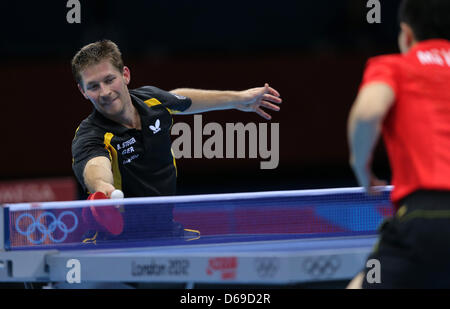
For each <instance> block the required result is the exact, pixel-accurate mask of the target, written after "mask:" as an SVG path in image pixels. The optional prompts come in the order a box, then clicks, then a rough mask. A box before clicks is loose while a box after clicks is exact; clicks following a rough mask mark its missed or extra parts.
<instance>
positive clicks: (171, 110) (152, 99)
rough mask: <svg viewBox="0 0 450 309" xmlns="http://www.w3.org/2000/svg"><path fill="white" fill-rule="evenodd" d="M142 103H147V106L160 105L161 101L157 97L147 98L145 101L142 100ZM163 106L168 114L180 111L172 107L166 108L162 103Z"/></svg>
mask: <svg viewBox="0 0 450 309" xmlns="http://www.w3.org/2000/svg"><path fill="white" fill-rule="evenodd" d="M144 103H145V104H147V106H148V107H152V106H156V105H160V104H161V105H162V103H161V102H159V101H158V99H155V98H151V99H148V100H147V101H144ZM163 107H164V108H165V109H167V110H168V111H169V113H170V114H176V113H179V112H180V111H177V110H174V109H170V108H167V107H165V106H164V105H163Z"/></svg>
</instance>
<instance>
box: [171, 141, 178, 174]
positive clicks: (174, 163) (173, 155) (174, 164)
mask: <svg viewBox="0 0 450 309" xmlns="http://www.w3.org/2000/svg"><path fill="white" fill-rule="evenodd" d="M170 152H171V153H172V159H173V166H175V176H176V177H178V169H177V162H176V161H175V154H174V153H173V149H172V148H170Z"/></svg>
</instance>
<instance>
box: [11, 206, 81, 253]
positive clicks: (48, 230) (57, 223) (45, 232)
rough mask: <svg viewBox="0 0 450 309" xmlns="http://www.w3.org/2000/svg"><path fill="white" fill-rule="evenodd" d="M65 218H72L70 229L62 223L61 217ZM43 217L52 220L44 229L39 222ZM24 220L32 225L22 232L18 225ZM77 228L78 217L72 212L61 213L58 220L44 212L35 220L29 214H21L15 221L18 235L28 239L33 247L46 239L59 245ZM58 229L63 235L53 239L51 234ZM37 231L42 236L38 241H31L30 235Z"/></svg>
mask: <svg viewBox="0 0 450 309" xmlns="http://www.w3.org/2000/svg"><path fill="white" fill-rule="evenodd" d="M65 216H69V217H73V221H74V222H73V226H72V227H71V228H68V227H67V225H66V224H65V223H64V222H63V221H62V219H63V217H65ZM45 217H49V218H50V220H52V222H51V223H50V224H49V225H48V227H46V226H45V225H44V224H42V223H41V220H42V219H43V218H45ZM25 218H30V219H31V221H32V223H31V224H30V225H28V227H27V228H26V230H25V231H23V230H22V229H21V228H20V223H21V221H22V220H24V219H25ZM77 226H78V217H77V216H76V215H75V213H73V212H72V211H64V212H62V213H61V214H60V215H59V216H58V218H56V216H55V215H54V214H52V213H51V212H48V211H46V212H44V213H42V214H41V215H40V216H39V217H38V218H37V219H36V220H35V219H34V217H33V216H32V215H30V214H27V213H25V214H21V215H20V216H19V217H18V218H17V219H16V230H17V232H18V233H19V234H21V235H23V236H26V237H27V238H28V240H29V241H30V242H31V243H32V244H35V245H39V244H42V243H43V242H44V241H45V239H46V238H47V236H48V238H49V239H50V240H51V241H52V242H54V243H60V242H63V241H64V240H66V238H67V235H69V233H71V232H73V231H75V229H76V228H77ZM57 228H59V229H60V230H61V231H62V232H63V233H64V234H63V236H62V237H61V238H59V239H58V238H55V237H54V236H53V235H52V233H53V232H55V231H56V229H57ZM36 230H38V231H39V232H40V233H41V234H42V236H41V238H39V239H33V238H32V237H31V235H32V234H33V233H34V232H35V231H36Z"/></svg>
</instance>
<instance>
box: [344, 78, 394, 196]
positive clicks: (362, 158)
mask: <svg viewBox="0 0 450 309" xmlns="http://www.w3.org/2000/svg"><path fill="white" fill-rule="evenodd" d="M394 98H395V94H394V91H393V90H392V88H391V87H390V86H389V85H387V84H386V83H381V82H373V83H370V84H367V85H366V86H364V87H363V88H362V89H361V90H360V92H359V93H358V96H357V98H356V101H355V103H354V104H353V107H352V109H351V111H350V116H349V119H348V127H347V133H348V141H349V146H350V165H351V167H352V169H353V172H354V173H355V176H356V178H357V180H358V183H359V185H360V186H362V187H364V188H365V189H366V190H367V191H368V192H369V193H373V189H372V188H371V187H372V186H379V185H384V184H385V182H382V181H380V180H378V179H377V178H376V177H375V176H374V175H373V174H372V170H371V164H372V154H373V150H374V148H375V146H376V143H377V141H378V139H379V137H380V132H381V125H382V122H383V119H384V117H385V116H386V114H387V113H388V111H389V110H390V108H391V106H392V104H393V102H394Z"/></svg>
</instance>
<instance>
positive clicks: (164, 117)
mask: <svg viewBox="0 0 450 309" xmlns="http://www.w3.org/2000/svg"><path fill="white" fill-rule="evenodd" d="M129 92H130V96H131V101H132V102H133V105H134V106H135V107H136V109H137V111H138V113H139V115H140V117H141V124H142V126H141V130H136V129H128V128H126V127H124V126H122V125H120V124H118V123H116V122H114V121H112V120H109V119H107V118H106V117H104V116H103V115H102V114H101V113H99V112H98V111H97V110H95V109H94V111H93V112H92V113H91V114H90V115H89V117H87V118H86V119H85V120H83V121H82V122H81V124H80V126H79V127H78V129H77V131H76V133H75V137H74V139H73V142H72V156H73V165H72V167H73V170H74V172H75V175H76V177H77V179H78V181H79V182H80V184H81V185H82V186H83V188H84V189H86V186H85V184H84V179H83V171H84V168H85V166H86V163H87V162H88V161H89V160H90V159H92V158H94V157H98V156H105V157H108V158H109V159H110V160H111V165H112V171H113V176H114V186H115V188H116V189H120V190H122V191H123V192H124V194H125V197H143V196H160V195H173V194H175V192H176V164H175V158H174V157H173V153H172V150H171V143H172V142H171V137H170V130H171V127H172V124H173V120H172V114H174V113H177V112H181V111H185V110H186V109H187V108H189V107H190V106H191V99H189V98H186V97H182V96H178V95H174V94H172V93H170V92H166V91H163V90H161V89H158V88H156V87H152V86H145V87H141V88H138V89H133V90H130V91H129ZM86 190H87V189H86Z"/></svg>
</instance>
